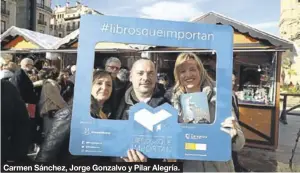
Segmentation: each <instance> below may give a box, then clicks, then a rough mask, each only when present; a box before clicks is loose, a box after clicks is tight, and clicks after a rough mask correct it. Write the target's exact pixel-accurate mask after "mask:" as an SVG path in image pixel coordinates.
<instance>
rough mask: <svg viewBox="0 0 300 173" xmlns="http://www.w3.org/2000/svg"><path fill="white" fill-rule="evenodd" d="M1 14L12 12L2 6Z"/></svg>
mask: <svg viewBox="0 0 300 173" xmlns="http://www.w3.org/2000/svg"><path fill="white" fill-rule="evenodd" d="M1 14H4V15H9V14H10V12H9V10H7V9H3V8H1Z"/></svg>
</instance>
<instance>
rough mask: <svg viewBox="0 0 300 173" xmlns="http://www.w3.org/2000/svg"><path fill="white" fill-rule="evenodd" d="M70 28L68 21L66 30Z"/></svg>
mask: <svg viewBox="0 0 300 173" xmlns="http://www.w3.org/2000/svg"><path fill="white" fill-rule="evenodd" d="M69 30H70V23H67V31H69Z"/></svg>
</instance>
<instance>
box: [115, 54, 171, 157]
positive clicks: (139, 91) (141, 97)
mask: <svg viewBox="0 0 300 173" xmlns="http://www.w3.org/2000/svg"><path fill="white" fill-rule="evenodd" d="M129 80H130V82H131V83H132V86H131V87H130V88H128V89H127V90H126V92H125V96H124V97H123V99H122V100H121V103H120V105H119V108H118V110H117V113H116V119H122V120H127V119H128V110H129V109H130V107H131V106H133V105H134V104H136V103H139V102H144V103H147V104H148V105H149V106H151V107H153V108H155V107H157V106H160V105H162V104H164V103H168V100H167V99H166V98H165V97H164V91H161V90H160V89H159V88H158V87H157V83H156V82H157V72H156V68H155V65H154V63H153V62H152V61H151V60H149V59H139V60H137V61H136V62H135V63H134V64H133V66H132V69H131V72H130V76H129ZM124 160H125V161H126V162H133V161H134V162H140V161H146V160H147V159H146V158H145V157H144V156H143V155H142V154H141V153H140V152H138V151H135V150H129V151H128V158H124Z"/></svg>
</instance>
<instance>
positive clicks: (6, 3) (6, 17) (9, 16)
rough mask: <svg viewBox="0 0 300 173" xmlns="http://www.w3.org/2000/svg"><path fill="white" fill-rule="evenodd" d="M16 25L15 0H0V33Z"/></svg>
mask: <svg viewBox="0 0 300 173" xmlns="http://www.w3.org/2000/svg"><path fill="white" fill-rule="evenodd" d="M15 25H16V0H1V34H2V33H3V32H5V31H6V30H7V29H8V28H9V27H11V26H15Z"/></svg>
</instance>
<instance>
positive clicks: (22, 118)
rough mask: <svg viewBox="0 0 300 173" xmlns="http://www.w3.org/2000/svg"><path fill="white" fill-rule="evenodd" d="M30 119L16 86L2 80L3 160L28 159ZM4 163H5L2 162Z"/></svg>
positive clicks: (16, 160) (20, 160)
mask: <svg viewBox="0 0 300 173" xmlns="http://www.w3.org/2000/svg"><path fill="white" fill-rule="evenodd" d="M30 128H31V126H30V120H29V116H28V112H27V109H26V106H25V103H24V101H23V100H22V98H21V97H20V94H19V92H18V90H17V89H16V87H15V86H13V85H12V84H11V83H10V82H9V81H7V80H3V79H2V80H1V162H2V163H4V162H7V161H15V162H26V161H28V157H27V152H28V148H29V145H30V142H31V140H30V138H29V136H30ZM2 165H3V164H2Z"/></svg>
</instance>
